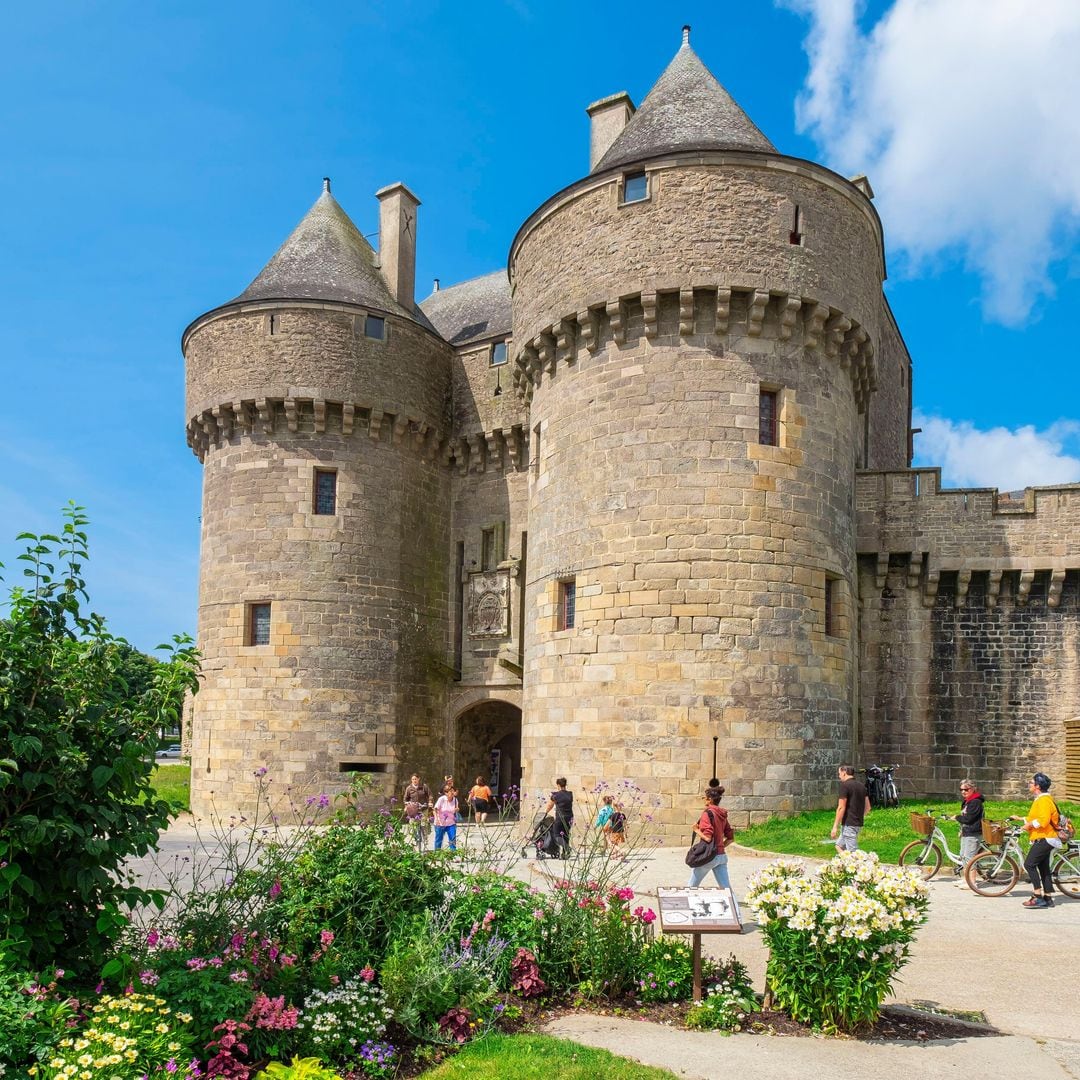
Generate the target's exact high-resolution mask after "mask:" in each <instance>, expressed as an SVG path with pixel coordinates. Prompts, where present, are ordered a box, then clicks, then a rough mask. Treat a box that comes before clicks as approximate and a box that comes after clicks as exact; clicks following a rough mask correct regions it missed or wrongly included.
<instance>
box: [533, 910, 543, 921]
mask: <svg viewBox="0 0 1080 1080" xmlns="http://www.w3.org/2000/svg"><path fill="white" fill-rule="evenodd" d="M543 917H544V909H543V908H537V909H536V910H535V911H534V912H533V918H534V919H542V918H543Z"/></svg>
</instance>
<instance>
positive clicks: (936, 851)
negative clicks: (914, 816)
mask: <svg viewBox="0 0 1080 1080" xmlns="http://www.w3.org/2000/svg"><path fill="white" fill-rule="evenodd" d="M897 862H899V863H900V865H901V866H906V867H907V868H908V869H909V870H920V871H921V872H922V876H923V877H924V878H926V880H927V881H929V880H930V879H931V878H932V877H933V876H934V875H935V874H936V873H937V872H938V870H940V869H941V848H939V847H938V846H937V844H928V843H927V842H926V841H925V840H912V841H911V843H910V844H908V846H907V847H906V848H904V850H903V851H901V852H900V858H899V859H898V860H897Z"/></svg>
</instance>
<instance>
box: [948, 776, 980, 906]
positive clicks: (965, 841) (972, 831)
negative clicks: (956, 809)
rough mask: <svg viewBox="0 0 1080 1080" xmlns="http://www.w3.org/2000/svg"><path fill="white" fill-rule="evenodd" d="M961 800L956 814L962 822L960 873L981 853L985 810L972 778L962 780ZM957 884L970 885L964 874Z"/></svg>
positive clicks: (964, 887)
mask: <svg viewBox="0 0 1080 1080" xmlns="http://www.w3.org/2000/svg"><path fill="white" fill-rule="evenodd" d="M960 800H961V801H960V813H959V814H957V815H956V820H957V821H958V822H959V823H960V866H958V867H957V869H956V872H957V873H958V874H960V873H961V870H962V868H963V867H964V866H966V865H967V864H968V863H969V862H970V861H971V860H972V859H974V858H975V856H976V855H978V854H979V847H980V846H981V841H982V823H983V812H984V800H983V797H982V794H981V793H980V792H979V791H978V789H977V788H976V787H975V785H974V784H973V783H972V782H971V781H970V780H966V779H965V780H961V781H960ZM955 884H956V887H957V888H958V889H966V888H967V887H968V884H967V882H966V881H965V880H964V878H963V877H962V876H961V877H959V878H958V879H957V881H956V883H955Z"/></svg>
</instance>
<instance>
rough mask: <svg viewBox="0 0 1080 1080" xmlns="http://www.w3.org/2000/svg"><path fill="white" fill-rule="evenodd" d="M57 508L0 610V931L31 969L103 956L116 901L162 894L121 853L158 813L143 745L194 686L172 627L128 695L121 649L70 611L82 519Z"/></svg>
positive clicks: (95, 621) (91, 618)
mask: <svg viewBox="0 0 1080 1080" xmlns="http://www.w3.org/2000/svg"><path fill="white" fill-rule="evenodd" d="M66 517H67V521H66V523H65V525H64V528H63V531H62V535H61V536H51V535H44V536H35V535H33V534H31V533H23V534H22V536H21V537H20V539H25V540H28V541H29V542H30V543H29V546H28V547H27V549H26V551H25V553H24V554H22V555H20V556H19V559H20V561H22V562H23V563H24V566H23V573H24V574H25V575H26V578H27V583H26V586H25V587H24V588H20V587H15V588H12V590H11V593H10V600H9V607H8V615H7V617H6V618H5V619H2V620H0V746H3V747H4V748H5V750H4V753H5V755H7V756H5V757H4V758H2V759H0V942H5V943H6V945H5V947H6V950H7V951H8V952H9V953H10V954H12V955H13V956H14V957H15V958H17V960H18V962H19V963H20V964H21V965H22V966H23V967H25V968H27V969H29V970H40V969H43V968H49V967H54V966H56V965H57V964H59V965H60V966H62V967H65V968H68V969H71V970H73V971H75V972H76V973H82V972H87V971H89V970H93V969H96V968H99V967H100V965H101V964H103V963H104V961H105V959H106V956H107V954H108V950H109V947H110V945H111V944H112V942H113V941H115V940H116V938H117V936H118V934H119V933H120V931H121V929H122V928H123V926H124V924H125V921H126V919H125V916H124V914H123V909H124V908H125V907H127V906H130V905H134V904H139V903H146V902H148V901H151V900H155V899H156V900H158V901H159V902H160V900H161V896H160V894H155V893H154V892H152V891H148V890H145V889H141V888H138V887H137V886H136V885H135V884H134V883H133V879H132V877H131V876H130V875H126V874H125V873H124V872H123V870H122V864H123V862H124V860H126V859H128V858H130V857H132V856H140V855H144V854H146V852H147V851H148V850H149V849H150V848H152V847H153V846H154V845H155V844H156V842H157V837H158V833H159V832H160V831H161V830H162V829H163V828H165V826H166V825H167V824H168V821H169V817H170V813H171V812H170V809H169V807H168V805H167V804H166V803H164V802H162V801H161V800H160V799H155V798H154V797H153V793H152V789H151V784H150V775H151V773H152V771H153V751H154V748H155V747H156V745H157V732H158V730H159V728H162V727H165V726H170V727H171V726H173V725H174V724H175V723H176V722H177V720H178V718H179V716H180V711H181V707H182V705H183V700H184V695H185V694H186V693H187V692H189V691H192V692H194V691H195V690H196V689H197V671H198V662H197V655H198V654H197V653H196V652H195V650H194V649H193V648H192V646H191V644H190V639H189V638H186V637H176V638H174V639H173V644H172V645H171V646H161V648H163V649H166V650H167V652H168V654H169V655H168V659H167V661H166V662H163V663H160V664H158V665H156V666H155V668H154V670H153V675H152V679H151V681H150V685H149V686H148V687H147V688H146V689H144V690H143V691H142V692H141V693H135V692H133V690H132V688H131V686H130V685H129V682H128V679H127V676H126V674H125V672H126V668H127V664H128V658H129V655H130V652H131V647H130V646H129V645H128V644H127V643H126V642H124V641H122V640H121V639H119V638H114V637H113V636H112V635H111V634H110V633H109V632H108V631H107V629H106V627H105V622H104V620H103V619H102V618H101V616H100V615H94V614H86V613H84V611H83V608H82V602H83V601H84V600H85V599H86V588H85V583H84V581H83V576H82V568H83V564H84V563H85V562H86V559H87V557H88V556H87V541H86V533H85V532H84V531H83V530H82V527H83V526H84V525H85V524H86V518H85V517H84V516H83V514H82V511H81V509H79V508H77V507H74V506H71V507H69V509H68V510H67V512H66ZM57 565H59V571H58V570H57Z"/></svg>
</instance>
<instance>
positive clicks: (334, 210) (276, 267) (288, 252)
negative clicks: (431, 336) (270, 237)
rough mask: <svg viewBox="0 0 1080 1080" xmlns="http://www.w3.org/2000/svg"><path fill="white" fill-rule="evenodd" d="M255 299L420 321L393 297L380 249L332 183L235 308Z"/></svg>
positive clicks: (243, 294)
mask: <svg viewBox="0 0 1080 1080" xmlns="http://www.w3.org/2000/svg"><path fill="white" fill-rule="evenodd" d="M250 300H339V301H342V302H344V303H347V304H359V305H360V306H361V307H373V308H379V309H381V310H383V311H390V312H394V313H396V314H402V315H407V316H408V317H409V318H416V312H415V311H406V310H405V309H404V308H403V307H402V306H401V305H400V304H399V303H398V302H397V301H396V300H395V299H394V298H393V297H392V296H391V295H390V290H389V288H387V285H386V281H385V280H384V279H383V276H382V274H381V273H380V272H379V268H378V260H377V257H376V255H375V250H374V249H373V248H372V246H371V245H370V244H369V243H368V242H367V241H366V240H365V239H364V237H363V236H362V235H361V233H360V230H359V229H357V227H356V226H355V225H354V224H353V223H352V221H351V220H350V218H349V215H348V214H346V213H345V211H344V210H342V209H341V206H340V204H339V203H338V201H337V199H335V198H334V196H333V195H331V194H330V184H329V182H326V185H325V187H324V189H323V193H322V194H321V195H320V196H319V197H318V199H316V200H315V204H314V205H313V206H312V208H311V209H310V210H309V211H308V212H307V213H306V214H305V215H304V217H303V220H302V221H301V222H300V224H299V225H297V226H296V228H295V229H293V231H292V234H291V235H290V236H289V238H288V240H286V241H285V243H284V244H282V245H281V247H280V248H279V249H278V251H277V254H276V255H274V257H273V258H272V259H271V260H270V261H269V262H268V263H267V264H266V265H265V266H264V267H263V268H262V270H261V271H260V272H259V276H258V277H257V278H256V279H255V280H254V281H253V282H252V283H251V284H250V285H249V286H248V287H247V288H246V289H245V290H244V291H243V292H242V293H241V294H240V295H239V296H238V297H237V298H236V299H235V300H233V301H232V303H234V304H239V303H245V302H247V301H250ZM425 321H426V320H425Z"/></svg>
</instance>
